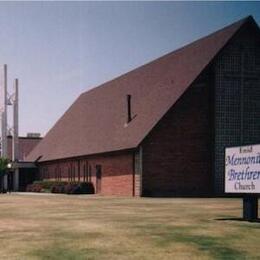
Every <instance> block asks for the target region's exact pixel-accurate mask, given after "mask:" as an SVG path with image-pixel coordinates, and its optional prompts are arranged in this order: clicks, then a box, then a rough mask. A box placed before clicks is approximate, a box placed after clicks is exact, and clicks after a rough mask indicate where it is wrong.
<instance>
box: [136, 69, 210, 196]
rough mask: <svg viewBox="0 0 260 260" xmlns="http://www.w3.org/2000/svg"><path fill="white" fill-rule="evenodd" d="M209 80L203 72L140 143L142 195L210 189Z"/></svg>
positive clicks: (208, 191)
mask: <svg viewBox="0 0 260 260" xmlns="http://www.w3.org/2000/svg"><path fill="white" fill-rule="evenodd" d="M209 84H210V77H209V73H208V72H205V73H203V74H202V75H201V76H200V78H198V79H197V80H196V82H195V83H194V84H193V85H192V86H191V87H190V88H189V89H188V90H187V91H186V93H184V95H183V96H182V97H181V98H180V99H179V100H178V101H177V103H176V104H175V105H174V106H173V107H172V108H171V109H170V110H169V111H168V113H167V114H166V115H165V116H164V117H163V118H162V119H161V121H160V122H159V124H158V125H157V126H156V127H155V128H154V129H153V130H152V131H151V132H150V134H149V135H148V136H147V138H146V139H145V140H144V141H143V143H142V144H141V145H142V150H143V152H142V154H143V156H142V160H143V171H142V183H143V195H144V196H146V195H147V196H176V195H177V196H186V195H187V196H191V195H204V194H209V193H210V191H211V190H212V189H211V187H212V185H211V184H212V177H211V156H212V151H211V130H210V127H211V126H210V86H209Z"/></svg>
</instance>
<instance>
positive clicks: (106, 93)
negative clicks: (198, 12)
mask: <svg viewBox="0 0 260 260" xmlns="http://www.w3.org/2000/svg"><path fill="white" fill-rule="evenodd" d="M252 20H253V19H252V18H250V17H249V18H246V19H243V20H240V21H238V22H236V23H234V24H232V25H230V26H228V27H225V28H224V29H222V30H220V31H217V32H215V33H213V34H211V35H209V36H207V37H204V38H202V39H200V40H197V41H195V42H193V43H191V44H189V45H187V46H185V47H183V48H181V49H178V50H176V51H174V52H171V53H169V54H167V55H165V56H163V57H161V58H159V59H157V60H155V61H153V62H151V63H149V64H146V65H144V66H142V67H140V68H137V69H135V70H133V71H131V72H129V73H127V74H125V75H122V76H120V77H118V78H116V79H114V80H112V81H109V82H107V83H105V84H103V85H101V86H99V87H97V88H94V89H92V90H90V91H87V92H85V93H83V94H81V95H80V96H79V97H78V99H77V100H76V101H75V102H74V103H73V104H72V106H71V107H70V108H69V109H68V110H67V111H66V112H65V114H64V115H63V116H62V117H61V118H60V119H59V120H58V121H57V123H56V124H55V125H54V127H53V128H52V129H51V130H50V131H49V132H48V133H47V135H46V136H45V138H44V139H43V140H42V141H41V142H40V143H39V144H38V145H37V146H36V147H35V149H34V150H33V151H32V152H31V153H30V154H29V156H28V157H27V158H26V160H27V161H34V160H36V159H37V158H38V157H39V156H42V157H41V159H40V161H49V160H55V159H61V158H70V157H75V156H83V155H90V154H98V153H104V152H112V151H118V150H123V149H131V148H136V147H137V146H138V145H139V144H140V143H141V142H142V140H143V139H144V138H145V137H146V135H147V134H148V133H149V132H150V131H151V129H152V128H153V127H154V126H155V125H156V124H157V123H158V121H159V120H160V119H161V118H162V117H163V115H164V114H165V113H166V112H167V111H168V110H169V109H170V107H171V106H173V105H174V103H175V102H176V101H177V100H178V99H179V98H180V97H181V95H182V94H183V93H184V92H185V90H186V89H187V88H188V87H189V86H190V85H191V83H192V82H193V81H194V80H195V79H196V78H197V77H198V75H199V74H200V73H201V72H202V71H203V70H204V68H205V67H206V66H207V65H208V64H209V63H210V62H211V61H212V59H213V58H214V57H215V56H216V55H217V54H218V53H219V51H220V50H221V49H222V48H223V47H224V46H225V45H226V44H227V42H228V41H229V40H230V39H231V38H232V37H233V36H234V34H235V33H236V32H237V31H238V30H239V29H240V28H241V27H242V26H243V25H244V24H246V23H247V22H252ZM127 94H130V95H132V114H133V115H136V116H135V118H134V119H133V120H132V121H131V122H130V123H129V124H128V125H127V126H126V125H125V123H126V120H127V105H126V95H127Z"/></svg>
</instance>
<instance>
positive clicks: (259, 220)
mask: <svg viewBox="0 0 260 260" xmlns="http://www.w3.org/2000/svg"><path fill="white" fill-rule="evenodd" d="M215 220H217V221H242V222H252V223H260V218H258V219H253V220H245V219H243V218H234V217H230V218H216V219H215Z"/></svg>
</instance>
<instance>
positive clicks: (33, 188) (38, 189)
mask: <svg viewBox="0 0 260 260" xmlns="http://www.w3.org/2000/svg"><path fill="white" fill-rule="evenodd" d="M26 191H27V192H41V191H42V186H41V185H40V184H38V183H33V184H29V185H27V187H26Z"/></svg>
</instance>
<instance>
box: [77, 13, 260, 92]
mask: <svg viewBox="0 0 260 260" xmlns="http://www.w3.org/2000/svg"><path fill="white" fill-rule="evenodd" d="M250 20H251V21H254V22H255V20H254V18H253V16H252V15H248V16H246V17H244V18H242V19H240V20H237V21H236V22H234V23H232V24H228V25H226V26H225V27H223V28H221V29H218V30H216V31H214V32H211V33H210V34H207V35H204V36H202V37H200V38H198V39H196V40H194V41H192V42H189V43H187V44H185V45H183V46H181V47H178V48H177V49H175V50H173V51H170V52H168V53H165V54H163V55H162V56H160V57H157V58H155V59H153V60H150V61H147V62H145V63H144V64H142V65H140V66H138V67H135V68H134V69H132V70H129V71H127V72H124V73H122V74H120V75H119V76H116V77H115V78H112V79H110V80H107V81H105V82H103V83H101V84H99V85H97V86H94V87H93V88H91V89H88V90H86V91H83V92H82V93H81V94H80V95H85V94H86V93H90V92H92V91H94V90H96V89H100V88H102V87H106V86H104V85H106V84H108V83H112V82H113V81H116V80H118V79H121V78H123V77H124V76H126V75H128V74H130V73H132V72H135V71H136V70H139V69H142V68H144V67H146V66H149V65H150V64H152V63H155V62H157V61H158V62H159V61H160V60H162V59H165V58H167V57H168V56H171V55H173V54H175V53H177V52H179V51H182V50H183V49H185V48H188V47H190V46H192V45H194V44H196V43H198V42H199V41H202V40H205V39H207V38H210V37H212V36H214V35H215V34H217V33H220V32H222V31H225V30H227V29H228V28H231V27H233V26H235V25H237V24H239V23H241V24H240V27H241V26H243V25H244V24H245V23H246V22H248V21H250ZM238 29H239V28H238ZM80 95H79V96H80Z"/></svg>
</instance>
